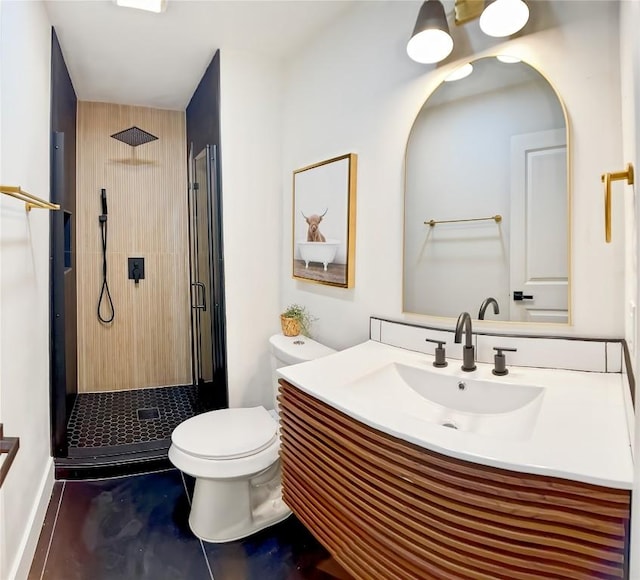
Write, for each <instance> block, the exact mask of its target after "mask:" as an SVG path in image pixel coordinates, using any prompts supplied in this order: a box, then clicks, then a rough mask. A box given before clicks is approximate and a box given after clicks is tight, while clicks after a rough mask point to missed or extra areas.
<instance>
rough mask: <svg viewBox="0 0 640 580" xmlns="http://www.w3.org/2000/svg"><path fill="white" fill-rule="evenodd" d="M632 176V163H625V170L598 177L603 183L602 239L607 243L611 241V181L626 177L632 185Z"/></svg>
mask: <svg viewBox="0 0 640 580" xmlns="http://www.w3.org/2000/svg"><path fill="white" fill-rule="evenodd" d="M633 177H634V176H633V165H631V163H627V169H626V171H614V172H612V173H603V174H602V177H601V178H600V179H601V181H602V182H603V183H604V239H605V241H606V242H607V244H608V243H610V242H611V182H612V181H620V180H621V179H626V180H627V183H628V184H629V185H633V182H634V179H633Z"/></svg>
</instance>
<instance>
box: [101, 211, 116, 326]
mask: <svg viewBox="0 0 640 580" xmlns="http://www.w3.org/2000/svg"><path fill="white" fill-rule="evenodd" d="M100 230H101V233H102V289H101V290H100V298H99V299H98V319H99V320H100V322H102V323H104V324H109V323H110V322H113V319H114V317H115V315H116V311H115V309H114V307H113V300H111V292H109V284H108V282H107V216H106V214H102V215H101V216H100ZM105 298H106V300H107V306H108V307H109V311H110V312H111V316H109V317H108V318H104V317H103V316H102V314H101V310H102V301H103V300H104V299H105Z"/></svg>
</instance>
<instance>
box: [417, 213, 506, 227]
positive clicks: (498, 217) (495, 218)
mask: <svg viewBox="0 0 640 580" xmlns="http://www.w3.org/2000/svg"><path fill="white" fill-rule="evenodd" d="M485 220H493V221H494V222H496V223H497V224H499V223H500V222H501V221H502V216H501V215H500V214H496V215H492V216H489V217H481V218H466V219H459V220H426V221H425V222H424V225H425V226H426V225H429V226H435V225H436V224H453V223H458V222H483V221H485Z"/></svg>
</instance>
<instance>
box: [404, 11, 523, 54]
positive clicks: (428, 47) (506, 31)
mask: <svg viewBox="0 0 640 580" xmlns="http://www.w3.org/2000/svg"><path fill="white" fill-rule="evenodd" d="M453 14H454V15H455V17H454V20H455V23H456V24H458V25H462V24H465V23H467V22H470V21H471V20H475V19H476V18H478V17H480V29H481V30H482V32H484V33H485V34H486V35H488V36H493V37H495V38H502V37H504V36H510V35H511V34H515V33H516V32H518V31H519V30H521V29H522V28H523V27H524V25H525V24H526V23H527V21H528V20H529V7H528V6H527V5H526V4H525V2H524V1H523V0H455V6H454V10H453ZM452 50H453V39H452V38H451V35H450V34H449V25H448V24H447V15H446V13H445V10H444V6H443V5H442V3H441V2H440V0H426V2H423V4H422V6H421V8H420V12H418V18H417V19H416V25H415V27H414V29H413V34H412V35H411V38H410V39H409V42H408V43H407V54H408V55H409V57H410V58H412V59H413V60H415V61H416V62H420V63H424V64H432V63H436V62H440V61H441V60H444V59H445V58H447V57H448V56H449V55H450V54H451V51H452Z"/></svg>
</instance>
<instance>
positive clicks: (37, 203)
mask: <svg viewBox="0 0 640 580" xmlns="http://www.w3.org/2000/svg"><path fill="white" fill-rule="evenodd" d="M0 193H4V194H6V195H9V196H11V197H15V198H16V199H19V200H20V201H24V203H25V207H26V210H27V211H31V208H32V207H35V208H37V209H51V210H56V209H60V206H59V205H58V204H57V203H51V202H50V201H46V200H44V199H40V198H39V197H36V196H35V195H31V194H30V193H27V192H26V191H24V190H23V189H22V188H21V187H20V186H14V185H0Z"/></svg>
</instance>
